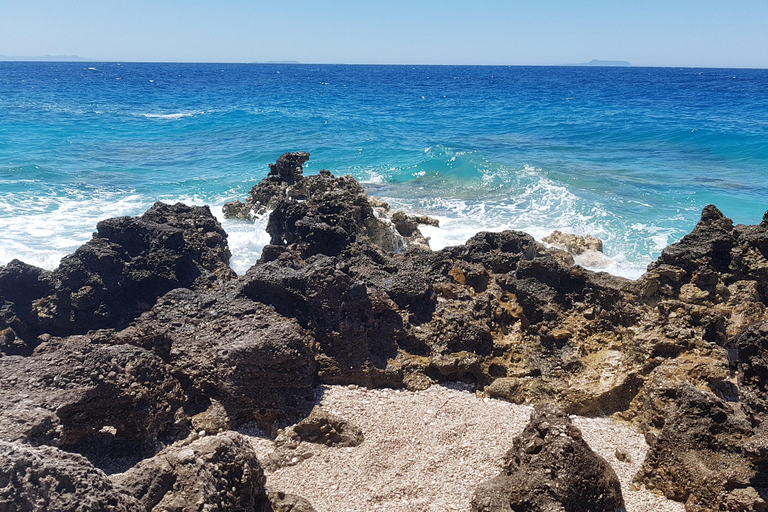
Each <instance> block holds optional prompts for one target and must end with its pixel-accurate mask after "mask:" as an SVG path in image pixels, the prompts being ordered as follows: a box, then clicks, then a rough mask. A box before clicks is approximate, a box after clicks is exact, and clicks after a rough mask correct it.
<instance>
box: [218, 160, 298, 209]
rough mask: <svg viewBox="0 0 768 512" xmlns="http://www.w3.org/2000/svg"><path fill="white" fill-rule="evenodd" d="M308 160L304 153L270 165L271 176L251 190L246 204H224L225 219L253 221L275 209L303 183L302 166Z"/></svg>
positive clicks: (234, 202) (239, 202)
mask: <svg viewBox="0 0 768 512" xmlns="http://www.w3.org/2000/svg"><path fill="white" fill-rule="evenodd" d="M307 160H309V153H307V152H304V151H300V152H296V153H285V154H283V155H281V156H280V157H279V158H278V159H277V161H276V162H275V163H274V164H269V174H268V175H267V177H266V178H264V179H263V180H261V181H260V182H259V183H258V184H256V185H255V186H254V187H253V188H252V189H251V191H250V193H249V194H248V197H247V198H246V199H245V202H242V201H232V202H229V203H225V204H224V208H223V210H224V217H225V218H227V219H242V220H253V219H254V218H255V217H259V216H261V215H264V214H265V213H266V212H267V211H268V210H272V209H274V208H275V205H276V204H277V201H279V200H280V199H281V198H283V197H284V196H285V192H286V189H287V188H288V187H290V186H291V185H294V184H296V183H300V182H301V181H302V179H303V178H304V176H303V168H302V166H303V165H304V163H306V161H307Z"/></svg>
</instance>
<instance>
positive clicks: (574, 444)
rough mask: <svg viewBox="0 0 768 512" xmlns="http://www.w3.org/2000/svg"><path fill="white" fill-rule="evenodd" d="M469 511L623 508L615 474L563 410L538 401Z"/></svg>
mask: <svg viewBox="0 0 768 512" xmlns="http://www.w3.org/2000/svg"><path fill="white" fill-rule="evenodd" d="M471 508H472V510H473V511H477V512H495V511H499V512H501V511H509V510H520V511H523V510H525V511H530V512H550V511H551V512H554V511H562V512H623V510H624V498H623V496H622V494H621V486H620V483H619V479H618V477H617V476H616V473H615V472H614V471H613V469H612V468H611V466H610V465H609V464H608V462H606V461H605V459H603V458H602V457H600V456H599V455H597V454H595V453H594V452H593V451H592V449H591V448H590V447H589V445H587V443H586V442H585V441H584V439H583V438H582V437H581V431H580V430H579V429H578V428H576V427H575V426H574V425H573V424H572V423H571V420H570V418H569V417H568V415H567V414H565V413H564V412H563V411H562V410H560V409H558V408H557V407H555V406H552V405H547V404H544V405H538V406H536V408H535V409H534V411H533V413H532V414H531V421H530V423H529V424H528V425H527V426H526V427H525V429H524V430H523V432H522V434H520V435H519V436H517V437H516V438H515V439H514V441H513V442H512V449H510V450H509V452H507V454H506V455H505V456H504V469H503V471H502V472H501V474H500V475H499V476H497V477H496V478H494V479H492V480H490V481H488V482H485V483H482V484H480V486H479V487H478V488H477V490H476V491H475V495H474V497H473V498H472V507H471Z"/></svg>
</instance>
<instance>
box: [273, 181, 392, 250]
mask: <svg viewBox="0 0 768 512" xmlns="http://www.w3.org/2000/svg"><path fill="white" fill-rule="evenodd" d="M267 233H269V235H270V236H271V237H272V239H271V243H272V244H273V245H290V246H294V247H295V249H296V250H297V251H299V252H300V253H301V254H302V255H303V256H304V257H308V256H311V255H313V254H325V255H328V256H336V255H338V254H340V253H341V252H342V251H343V250H345V249H346V248H347V247H348V246H349V245H350V244H352V243H353V242H355V241H358V239H362V238H365V239H366V240H369V241H371V242H373V243H374V244H376V245H378V246H380V247H381V248H383V249H384V250H385V251H394V250H395V249H397V248H399V247H402V246H404V242H403V240H402V238H401V237H400V236H399V235H398V234H397V233H395V231H394V230H393V229H391V228H390V227H389V226H387V225H386V224H384V223H383V222H381V221H380V220H379V219H378V218H376V215H375V214H374V212H373V208H372V206H371V203H370V202H369V201H368V196H367V195H366V193H365V191H364V190H363V188H362V187H361V186H360V185H359V184H358V183H357V181H355V179H354V178H353V177H352V176H342V177H339V178H337V177H334V176H333V175H332V174H331V173H330V172H329V171H326V170H322V171H320V173H319V174H318V175H316V176H309V177H306V178H304V179H303V180H301V182H299V183H297V184H296V185H295V186H293V187H291V188H289V189H287V190H286V196H285V197H283V198H281V199H279V200H278V201H277V203H276V204H275V207H274V210H273V211H272V213H271V214H270V216H269V222H268V223H267Z"/></svg>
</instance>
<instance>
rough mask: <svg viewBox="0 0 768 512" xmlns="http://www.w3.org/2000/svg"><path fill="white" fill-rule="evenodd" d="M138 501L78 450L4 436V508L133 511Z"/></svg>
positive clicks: (0, 496) (0, 455) (0, 461)
mask: <svg viewBox="0 0 768 512" xmlns="http://www.w3.org/2000/svg"><path fill="white" fill-rule="evenodd" d="M140 509H141V508H140V505H139V502H138V500H136V499H135V498H133V497H132V496H128V495H126V494H123V493H122V492H119V491H118V490H117V489H115V488H114V485H113V484H112V482H111V481H110V480H109V478H108V477H107V476H106V475H105V474H104V473H103V472H102V471H100V470H98V469H96V468H94V467H93V466H92V465H91V463H90V462H88V460H87V459H86V458H85V457H83V456H81V455H78V454H74V453H67V452H64V451H61V450H59V449H57V448H53V447H50V446H39V447H32V446H29V445H27V444H22V443H8V442H6V441H0V510H4V511H6V510H7V511H15V510H19V511H22V510H46V511H50V512H69V511H72V510H78V511H83V512H90V511H93V512H101V511H109V512H133V511H136V510H140Z"/></svg>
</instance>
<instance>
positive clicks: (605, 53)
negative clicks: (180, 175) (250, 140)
mask: <svg viewBox="0 0 768 512" xmlns="http://www.w3.org/2000/svg"><path fill="white" fill-rule="evenodd" d="M0 55H10V56H37V55H79V56H82V57H89V58H92V59H95V60H112V61H192V62H256V61H277V60H296V61H299V62H304V63H349V64H357V63H379V64H390V63H391V64H542V65H554V64H564V63H577V62H586V61H589V60H591V59H604V60H627V61H629V62H631V63H632V64H633V65H638V66H705V67H762V68H768V1H766V0H717V1H715V0H663V1H662V0H635V1H628V0H627V1H625V0H602V1H601V0H586V1H576V0H526V1H517V0H507V1H503V0H475V1H458V0H444V1H437V0H390V1H379V2H366V1H365V0H354V1H353V0H314V1H313V0H270V1H262V0H251V1H247V0H219V1H216V0H206V1H199V0H184V1H182V0H126V1H119V0H79V1H68V0H2V6H0Z"/></svg>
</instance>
